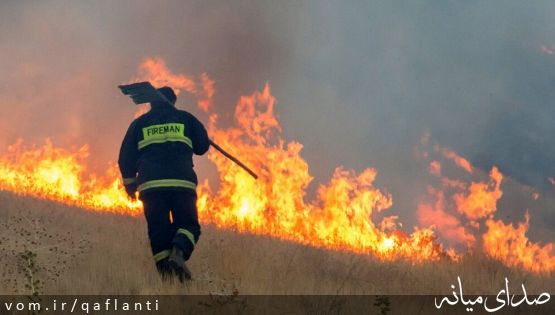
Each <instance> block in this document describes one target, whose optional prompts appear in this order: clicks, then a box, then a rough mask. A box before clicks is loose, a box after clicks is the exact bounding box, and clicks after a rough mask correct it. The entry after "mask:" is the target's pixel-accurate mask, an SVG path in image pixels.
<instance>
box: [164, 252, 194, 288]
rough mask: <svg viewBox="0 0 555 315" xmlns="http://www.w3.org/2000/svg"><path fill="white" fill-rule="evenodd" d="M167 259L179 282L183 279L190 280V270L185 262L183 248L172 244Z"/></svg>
mask: <svg viewBox="0 0 555 315" xmlns="http://www.w3.org/2000/svg"><path fill="white" fill-rule="evenodd" d="M168 261H169V263H170V265H171V267H172V269H173V271H174V272H175V273H176V275H177V278H178V279H179V281H180V282H182V283H183V282H184V281H185V280H191V271H190V270H189V268H187V264H186V263H185V258H184V254H183V250H181V249H180V248H179V247H177V246H174V247H173V249H172V253H171V254H170V257H169V258H168Z"/></svg>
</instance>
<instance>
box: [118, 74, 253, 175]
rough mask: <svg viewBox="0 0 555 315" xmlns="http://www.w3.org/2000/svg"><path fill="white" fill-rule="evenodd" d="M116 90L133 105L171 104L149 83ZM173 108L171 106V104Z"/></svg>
mask: <svg viewBox="0 0 555 315" xmlns="http://www.w3.org/2000/svg"><path fill="white" fill-rule="evenodd" d="M118 88H119V89H120V90H121V92H122V93H123V94H125V95H129V96H130V97H131V99H132V100H133V103H135V104H144V103H152V102H166V103H169V104H171V102H170V101H169V100H168V99H167V98H166V97H165V96H164V95H163V94H162V93H160V92H159V91H158V90H157V89H156V88H155V87H154V86H152V84H150V82H148V81H145V82H138V83H133V84H127V85H118ZM172 106H173V104H172ZM210 145H211V146H212V147H213V148H214V149H216V150H218V151H219V152H220V153H222V154H223V155H224V156H225V157H227V158H228V159H230V160H232V161H233V162H235V163H236V164H237V165H239V166H240V167H241V168H242V169H244V170H245V171H247V173H249V174H250V175H251V176H252V177H254V178H255V179H258V176H257V175H256V173H255V172H253V171H252V170H251V169H250V168H248V167H247V166H246V165H245V164H243V163H241V161H239V160H238V159H237V158H235V157H234V156H233V155H231V154H229V153H228V152H226V151H225V150H224V149H222V147H220V146H219V145H217V144H216V143H214V141H212V140H210Z"/></svg>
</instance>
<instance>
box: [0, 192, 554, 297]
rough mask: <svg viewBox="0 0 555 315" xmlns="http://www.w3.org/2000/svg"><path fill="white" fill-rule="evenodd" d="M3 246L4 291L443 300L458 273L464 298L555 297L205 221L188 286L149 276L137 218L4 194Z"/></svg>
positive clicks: (536, 279) (518, 279) (483, 272)
mask: <svg viewBox="0 0 555 315" xmlns="http://www.w3.org/2000/svg"><path fill="white" fill-rule="evenodd" d="M0 249H1V251H2V255H1V256H0V266H2V267H1V273H0V281H1V283H2V285H1V286H0V294H14V293H29V292H30V291H31V290H36V291H38V292H39V293H40V294H208V293H212V294H220V293H221V294H232V293H239V294H448V293H449V292H450V285H451V284H452V283H455V281H456V277H457V276H461V278H462V279H463V284H464V290H465V293H475V294H495V293H496V292H498V291H499V290H500V288H502V287H503V285H504V277H508V279H509V281H510V284H511V285H510V286H511V287H514V288H515V290H516V288H520V285H521V283H524V284H525V286H526V289H527V290H528V292H529V293H530V292H531V293H541V292H546V291H549V292H552V293H553V292H555V281H554V280H555V277H554V275H553V274H551V275H543V276H538V275H534V274H530V273H527V272H523V271H521V270H515V269H509V268H506V267H504V266H503V265H502V264H500V263H498V262H496V261H493V260H491V259H488V258H486V257H484V256H482V255H479V254H475V255H473V256H470V255H468V256H467V257H465V258H464V259H463V260H462V261H461V262H460V263H453V262H449V261H440V262H435V263H427V264H423V265H411V264H409V263H405V262H380V261H377V260H375V259H373V258H372V257H368V256H359V255H353V254H350V253H339V252H331V251H325V250H320V249H315V248H310V247H306V246H300V245H297V244H292V243H288V242H283V241H279V240H275V239H271V238H267V237H261V236H253V235H242V234H238V233H234V232H233V231H222V230H219V229H216V228H214V227H212V226H207V225H205V226H203V234H202V236H201V240H200V242H199V243H198V247H197V250H196V251H195V253H194V255H193V257H192V259H191V261H190V268H191V270H192V271H193V277H194V280H193V281H191V282H190V283H188V284H187V285H181V284H178V283H174V284H167V283H162V282H161V280H160V279H159V278H158V275H157V273H156V271H155V268H154V265H153V262H152V258H151V255H150V251H149V248H148V240H147V236H146V224H145V220H144V218H143V217H136V218H135V217H128V216H124V215H116V214H109V213H97V212H91V211H87V210H82V209H77V208H72V207H66V206H63V205H60V204H56V203H52V202H48V201H42V200H36V199H31V198H25V197H20V196H14V195H12V194H9V193H6V192H0ZM33 264H36V267H35V266H33ZM26 285H27V287H26ZM30 285H32V286H33V287H34V288H33V287H31V288H30V287H29V286H30ZM519 292H520V290H519Z"/></svg>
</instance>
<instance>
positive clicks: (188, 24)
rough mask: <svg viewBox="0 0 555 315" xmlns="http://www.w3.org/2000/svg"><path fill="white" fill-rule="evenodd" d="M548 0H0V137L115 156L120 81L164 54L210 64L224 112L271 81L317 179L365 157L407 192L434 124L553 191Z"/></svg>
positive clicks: (288, 131) (485, 160)
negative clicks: (48, 141)
mask: <svg viewBox="0 0 555 315" xmlns="http://www.w3.org/2000/svg"><path fill="white" fill-rule="evenodd" d="M554 15H555V2H553V1H534V2H525V1H520V0H519V1H517V0H503V1H501V0H499V1H449V0H444V1H322V0H318V1H259V0H257V1H206V0H205V1H178V0H175V1H136V0H119V1H107V0H106V1H79V2H77V1H69V0H68V1H2V2H0V56H1V58H0V73H1V76H0V132H1V135H2V136H0V145H2V146H5V145H7V144H9V143H13V142H14V141H15V139H17V138H19V137H23V138H24V139H26V140H27V141H29V142H30V143H32V142H40V141H41V140H42V139H44V138H45V137H46V136H50V137H52V138H53V140H54V143H55V144H58V145H62V146H71V145H75V146H79V145H82V144H84V143H89V144H90V145H91V155H93V156H94V159H93V160H94V161H95V162H98V163H105V162H106V161H115V160H116V158H117V150H118V149H119V144H120V141H121V137H122V136H123V133H124V131H125V129H126V128H127V126H128V124H129V122H130V120H131V119H132V115H133V112H134V110H135V108H134V107H133V106H131V104H130V102H129V100H128V99H127V98H125V97H123V96H121V95H119V91H118V90H117V89H116V85H117V84H119V83H122V82H126V81H128V80H129V79H130V78H132V77H133V76H134V75H135V74H136V71H137V65H138V64H139V63H140V61H141V60H142V59H143V58H145V57H148V56H158V57H161V58H163V59H165V60H166V61H167V63H168V66H169V67H170V68H171V69H172V71H174V72H178V73H189V74H192V75H199V74H201V73H202V72H206V73H208V74H209V75H210V77H211V78H212V79H214V80H215V82H216V96H215V101H216V102H215V104H216V107H217V108H219V111H220V112H222V113H225V112H226V110H228V109H229V110H228V111H227V112H229V115H232V111H231V110H230V109H231V108H232V107H233V105H234V103H235V102H236V101H237V99H238V97H239V96H240V95H242V94H248V93H250V92H252V91H254V90H255V89H261V88H262V87H263V86H264V84H265V83H266V82H270V84H271V87H272V92H273V94H274V95H275V96H276V97H277V100H278V105H277V108H276V112H277V113H278V115H279V118H280V120H281V123H282V125H283V130H284V135H285V137H286V138H287V139H289V140H298V141H299V142H301V143H303V144H304V145H305V148H304V150H303V156H304V157H305V158H306V159H307V160H308V162H309V164H310V166H311V170H312V172H313V173H314V174H315V177H316V180H317V181H326V180H327V179H328V178H329V176H330V175H331V174H332V172H333V169H334V168H335V166H337V165H344V166H346V167H349V168H354V169H356V170H361V169H363V168H364V167H367V166H374V167H377V168H378V170H379V175H378V176H379V184H381V185H383V186H384V187H387V189H388V190H389V191H391V192H393V193H394V198H395V197H396V196H398V195H399V194H400V192H403V193H404V194H406V196H407V197H406V198H407V199H410V200H412V199H413V198H412V197H413V196H415V195H417V194H418V193H419V191H414V192H411V189H412V188H411V186H412V183H414V182H415V181H417V179H418V178H419V176H420V175H421V173H422V170H421V169H420V168H417V166H416V165H415V162H414V161H413V160H414V159H413V155H412V152H413V147H414V145H416V144H417V143H418V140H419V138H420V137H421V136H422V134H424V133H430V135H431V139H432V140H433V141H435V142H438V143H441V144H442V145H444V146H447V147H451V148H453V149H454V150H456V151H457V152H459V153H460V154H462V155H463V156H466V157H468V158H469V159H470V160H471V161H472V162H473V163H475V164H477V165H478V166H481V167H483V168H485V169H489V167H490V166H491V165H493V164H495V165H498V166H499V167H500V168H501V170H502V171H503V172H505V173H507V174H509V175H510V176H512V177H514V178H517V179H518V180H520V181H522V182H524V183H529V184H533V185H535V186H539V187H542V188H543V189H544V190H546V194H553V191H554V190H553V187H551V186H550V185H549V183H548V182H547V177H548V176H555V163H554V157H555V146H554V143H555V142H554V141H553V140H552V136H553V135H554V134H555V124H554V121H555V108H554V106H553V103H554V101H555V89H554V84H555V55H553V54H550V51H549V50H550V49H551V48H552V45H555V16H554ZM542 45H543V46H544V49H543V50H542ZM553 49H555V47H554V48H553ZM180 104H181V105H180V106H182V107H184V108H187V104H191V106H190V107H189V108H187V109H190V110H191V111H192V112H193V113H198V110H197V109H196V108H194V107H193V106H192V104H193V102H192V101H191V99H187V97H184V98H182V99H181V103H180ZM224 118H225V117H224ZM197 164H198V165H199V167H200V169H203V168H209V166H207V165H208V162H206V161H205V160H199V162H198V163H197ZM423 171H425V169H424V170H423ZM407 183H408V184H407ZM398 199H399V198H398ZM400 199H402V198H400ZM401 204H403V202H402V201H401ZM550 211H551V212H552V211H553V210H552V209H551V210H550Z"/></svg>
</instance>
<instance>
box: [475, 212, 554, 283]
mask: <svg viewBox="0 0 555 315" xmlns="http://www.w3.org/2000/svg"><path fill="white" fill-rule="evenodd" d="M529 222H530V215H529V214H528V213H526V215H525V221H524V222H522V223H519V224H518V226H517V227H516V228H515V227H513V225H512V224H505V223H503V222H502V221H501V220H497V221H496V220H492V219H489V220H487V221H486V226H487V227H488V230H487V232H486V233H485V234H484V236H483V240H484V250H485V252H486V253H487V254H489V255H490V256H492V257H494V258H497V259H499V260H501V261H503V262H504V263H506V264H507V265H509V266H519V267H523V268H524V269H527V270H531V271H534V272H544V271H552V270H555V245H554V244H553V243H548V244H546V245H544V246H543V247H542V246H540V245H538V244H537V243H533V242H530V241H529V240H528V237H526V232H527V231H528V228H529Z"/></svg>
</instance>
